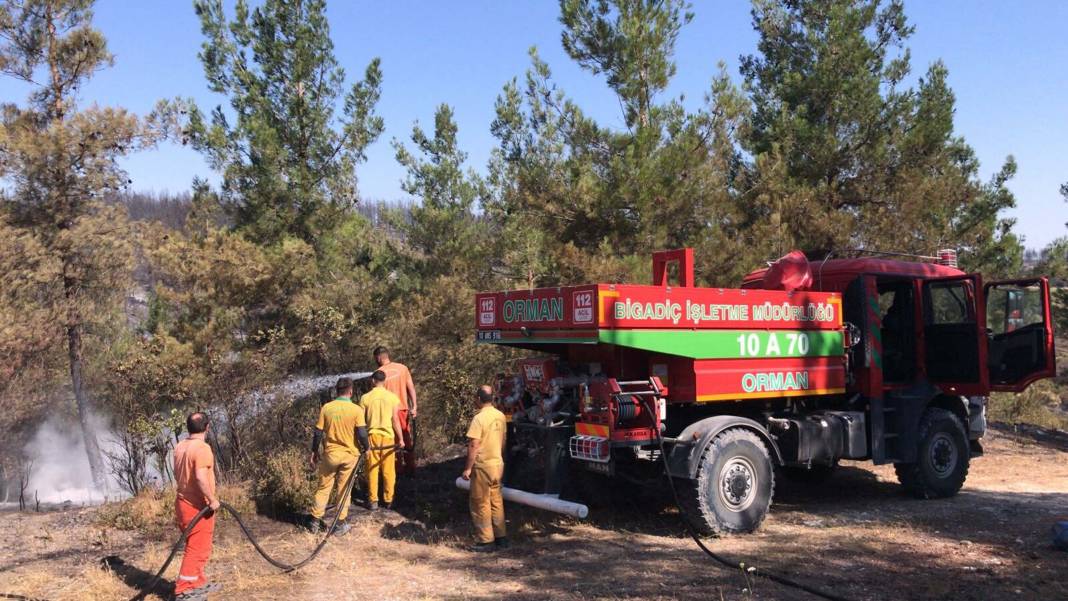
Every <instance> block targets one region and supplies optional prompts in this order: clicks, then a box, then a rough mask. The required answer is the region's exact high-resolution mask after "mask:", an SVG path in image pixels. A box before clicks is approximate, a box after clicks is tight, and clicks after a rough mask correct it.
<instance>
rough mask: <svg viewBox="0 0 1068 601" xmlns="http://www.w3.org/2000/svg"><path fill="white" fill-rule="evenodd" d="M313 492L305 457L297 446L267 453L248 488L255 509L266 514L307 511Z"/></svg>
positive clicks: (287, 513)
mask: <svg viewBox="0 0 1068 601" xmlns="http://www.w3.org/2000/svg"><path fill="white" fill-rule="evenodd" d="M314 493H315V487H314V484H313V480H312V473H311V470H309V469H308V454H307V452H306V451H305V450H303V449H302V448H298V447H286V448H284V449H282V450H280V451H278V452H275V453H273V454H271V456H270V457H268V458H267V461H265V462H264V463H263V467H262V469H260V470H259V474H258V475H257V477H256V479H255V481H254V483H253V486H252V498H253V500H254V501H255V504H256V510H257V511H259V512H260V513H263V514H267V515H293V514H298V513H304V512H307V511H308V508H309V507H311V504H312V500H313V495H314Z"/></svg>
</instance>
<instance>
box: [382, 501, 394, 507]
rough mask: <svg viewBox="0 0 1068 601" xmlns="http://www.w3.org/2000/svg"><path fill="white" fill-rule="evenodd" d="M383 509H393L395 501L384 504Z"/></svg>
mask: <svg viewBox="0 0 1068 601" xmlns="http://www.w3.org/2000/svg"><path fill="white" fill-rule="evenodd" d="M382 509H393V501H386V502H385V503H382Z"/></svg>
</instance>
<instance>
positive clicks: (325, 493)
mask: <svg viewBox="0 0 1068 601" xmlns="http://www.w3.org/2000/svg"><path fill="white" fill-rule="evenodd" d="M359 458H360V456H359V454H356V455H353V454H352V453H349V452H347V451H331V452H329V453H326V454H324V455H323V456H322V457H320V458H319V485H318V487H317V488H316V489H315V507H312V511H311V515H312V517H313V518H315V519H322V517H323V514H325V513H326V505H327V503H329V502H330V493H332V492H333V490H334V485H335V484H336V485H337V487H338V489H339V490H338V496H339V497H343V498H340V499H338V504H339V507H338V512H339V513H340V515H339V516H338V519H339V520H344V519H345V518H347V517H348V516H349V502H350V501H351V500H352V498H351V497H352V495H342V494H341V493H343V492H344V487H345V484H347V483H348V481H349V476H350V475H351V474H352V470H354V469H356V460H357V459H359Z"/></svg>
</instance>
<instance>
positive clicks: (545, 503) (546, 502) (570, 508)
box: [456, 478, 590, 520]
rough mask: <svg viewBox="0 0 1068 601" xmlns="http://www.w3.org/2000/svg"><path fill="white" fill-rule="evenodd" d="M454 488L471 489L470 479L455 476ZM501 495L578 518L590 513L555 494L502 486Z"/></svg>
mask: <svg viewBox="0 0 1068 601" xmlns="http://www.w3.org/2000/svg"><path fill="white" fill-rule="evenodd" d="M456 488H459V489H462V490H471V481H470V480H464V479H463V478H457V479H456ZM501 496H502V497H504V500H505V501H511V502H512V503H519V504H520V505H527V506H530V507H535V508H537V509H544V510H545V511H552V512H553V513H562V514H564V515H569V516H571V517H573V518H578V519H580V520H583V519H586V516H588V515H590V508H589V507H586V506H585V505H583V504H582V503H572V502H571V501H562V500H561V499H560V497H558V496H557V495H539V494H535V493H532V492H527V491H525V490H519V489H515V488H508V487H505V486H502V487H501Z"/></svg>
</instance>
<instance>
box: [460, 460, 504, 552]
mask: <svg viewBox="0 0 1068 601" xmlns="http://www.w3.org/2000/svg"><path fill="white" fill-rule="evenodd" d="M503 476H504V465H476V466H475V468H474V469H473V470H471V497H470V500H469V502H470V506H471V522H472V523H473V524H474V525H475V536H476V537H477V538H478V542H480V543H492V542H493V541H494V540H495V539H498V538H504V537H505V536H507V535H508V530H507V529H506V528H505V525H504V499H503V498H501V478H502V477H503Z"/></svg>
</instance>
